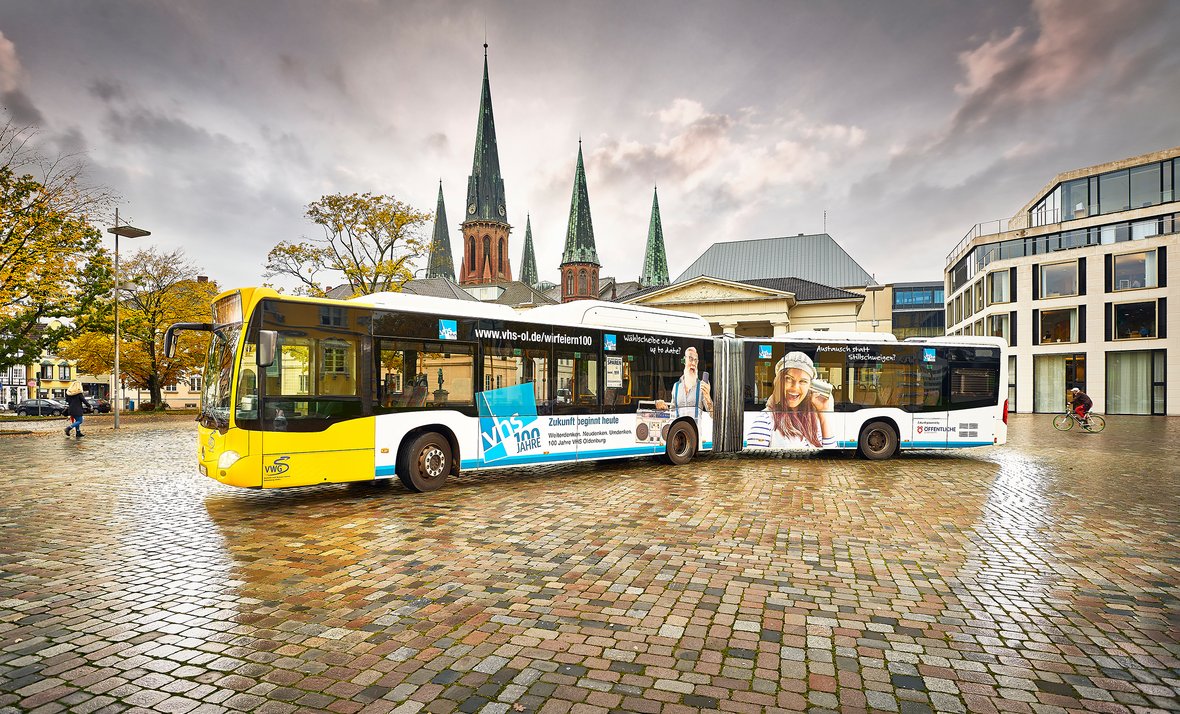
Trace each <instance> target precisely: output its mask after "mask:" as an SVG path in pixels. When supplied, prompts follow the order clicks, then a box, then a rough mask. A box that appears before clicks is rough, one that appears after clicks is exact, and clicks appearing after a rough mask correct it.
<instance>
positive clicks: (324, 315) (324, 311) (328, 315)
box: [320, 306, 345, 327]
mask: <svg viewBox="0 0 1180 714" xmlns="http://www.w3.org/2000/svg"><path fill="white" fill-rule="evenodd" d="M320 324H321V325H325V326H327V327H344V326H345V319H344V308H342V307H327V306H324V307H321V308H320Z"/></svg>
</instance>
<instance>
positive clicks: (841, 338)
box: [746, 330, 897, 343]
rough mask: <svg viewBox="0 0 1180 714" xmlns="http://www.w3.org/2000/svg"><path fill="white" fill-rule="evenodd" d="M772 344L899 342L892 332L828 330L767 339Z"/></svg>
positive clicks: (752, 338)
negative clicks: (785, 341) (781, 341)
mask: <svg viewBox="0 0 1180 714" xmlns="http://www.w3.org/2000/svg"><path fill="white" fill-rule="evenodd" d="M746 339H748V340H760V339H764V338H761V337H747V338H746ZM765 339H767V340H769V341H771V342H774V341H776V340H802V341H804V342H865V343H873V342H897V338H896V337H894V336H893V333H892V332H829V331H828V330H797V331H795V332H788V333H787V334H785V335H777V336H775V337H767V338H765Z"/></svg>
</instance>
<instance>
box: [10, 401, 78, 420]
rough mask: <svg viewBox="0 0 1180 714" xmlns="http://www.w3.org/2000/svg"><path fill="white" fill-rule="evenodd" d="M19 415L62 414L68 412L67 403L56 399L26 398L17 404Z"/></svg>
mask: <svg viewBox="0 0 1180 714" xmlns="http://www.w3.org/2000/svg"><path fill="white" fill-rule="evenodd" d="M16 413H17V415H18V416H29V415H35V416H61V415H62V414H65V413H66V405H65V404H63V403H62V402H59V401H57V400H55V399H26V400H24V401H23V402H21V403H20V404H17V405H16Z"/></svg>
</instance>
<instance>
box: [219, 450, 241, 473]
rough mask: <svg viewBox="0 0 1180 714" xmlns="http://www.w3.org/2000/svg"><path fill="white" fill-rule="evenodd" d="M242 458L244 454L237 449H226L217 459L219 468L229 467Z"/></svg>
mask: <svg viewBox="0 0 1180 714" xmlns="http://www.w3.org/2000/svg"><path fill="white" fill-rule="evenodd" d="M240 458H242V455H241V454H239V453H238V452H236V451H224V452H222V454H221V456H220V458H218V459H217V468H219V469H228V468H229V467H230V466H233V465H234V464H236V463H237V462H238V459H240Z"/></svg>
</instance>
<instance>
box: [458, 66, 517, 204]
mask: <svg viewBox="0 0 1180 714" xmlns="http://www.w3.org/2000/svg"><path fill="white" fill-rule="evenodd" d="M507 216H508V213H507V209H506V208H505V203H504V180H503V179H502V178H500V153H499V151H498V150H497V149H496V122H495V119H494V118H493V116H492V90H491V85H489V84H488V46H487V45H486V44H485V45H484V46H483V93H482V95H481V96H480V98H479V121H478V122H477V124H476V127H475V157H474V159H473V160H472V162H471V176H470V177H469V178H468V179H467V217H466V220H468V221H473V220H483V221H504V220H506V219H507Z"/></svg>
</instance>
